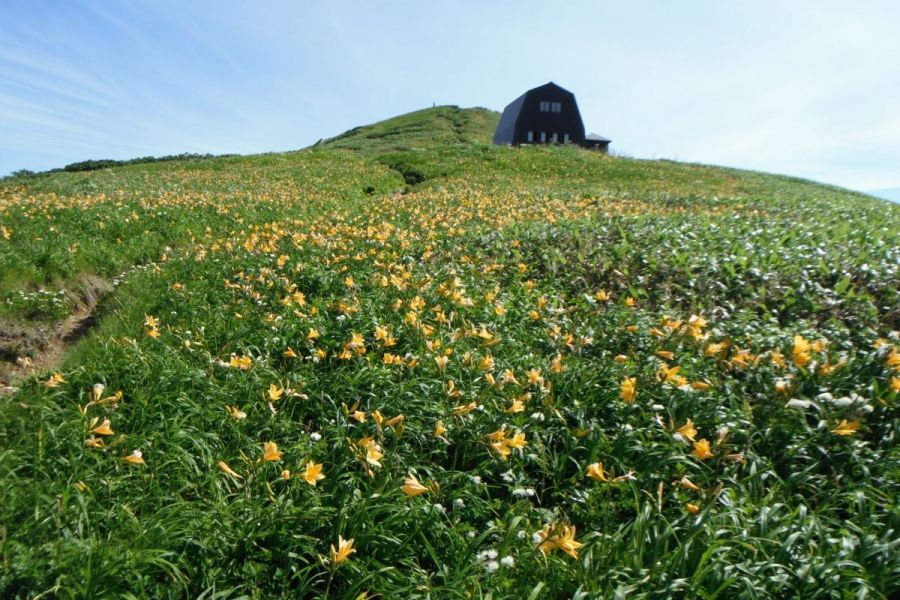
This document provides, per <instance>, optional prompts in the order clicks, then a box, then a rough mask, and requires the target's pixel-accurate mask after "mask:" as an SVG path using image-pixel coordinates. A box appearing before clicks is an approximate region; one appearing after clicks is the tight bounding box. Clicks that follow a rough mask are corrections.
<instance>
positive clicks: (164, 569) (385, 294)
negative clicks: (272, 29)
mask: <svg viewBox="0 0 900 600" xmlns="http://www.w3.org/2000/svg"><path fill="white" fill-rule="evenodd" d="M496 119H497V115H496V113H491V112H489V111H484V110H482V109H474V110H460V109H456V108H453V107H439V108H434V109H428V110H424V111H419V112H417V113H411V114H410V115H404V116H402V117H398V118H396V119H392V120H389V121H386V122H383V123H379V124H375V125H372V126H367V127H364V128H359V129H357V130H352V131H350V132H347V133H346V134H343V135H341V136H338V137H337V138H334V139H332V140H329V141H327V142H324V143H322V144H319V145H317V146H316V147H314V148H310V149H306V150H302V151H299V152H292V153H286V154H272V155H261V156H250V157H222V158H207V159H196V160H185V161H172V162H164V163H146V164H129V165H123V166H117V167H114V168H109V169H105V170H97V171H91V172H58V173H51V174H46V175H38V176H33V177H19V178H15V179H9V180H6V181H4V182H3V183H2V184H0V227H2V228H0V290H3V291H2V294H3V295H4V296H3V298H2V302H3V304H2V309H0V343H2V344H3V346H2V348H0V350H3V352H2V354H3V355H4V356H5V358H6V359H7V360H8V364H7V366H6V369H7V375H5V377H6V378H7V383H10V384H12V386H13V387H15V388H16V391H15V394H14V395H10V396H8V397H6V398H4V399H3V400H2V404H0V437H2V439H3V440H4V441H5V443H4V444H3V445H2V450H0V505H2V506H3V511H2V513H0V514H2V516H0V558H2V564H3V569H2V571H0V595H3V596H4V597H12V598H19V597H21V598H26V597H34V596H38V595H41V594H44V595H46V596H60V597H85V596H101V597H106V596H122V595H131V596H133V597H216V598H245V597H246V598H256V597H258V598H272V597H329V598H360V597H369V598H381V597H383V598H395V597H400V598H407V597H439V598H471V597H487V596H490V597H494V598H505V597H512V596H522V597H526V598H545V597H546V598H555V597H580V598H588V597H636V598H640V597H654V598H656V597H694V596H702V597H729V598H731V597H747V598H750V597H753V598H782V597H811V598H812V597H851V596H853V597H872V598H888V597H892V596H894V595H895V594H896V593H897V592H898V591H900V560H898V558H897V556H898V553H897V542H896V531H897V527H898V525H900V523H898V512H897V507H896V498H897V497H898V492H900V490H898V483H897V481H898V477H897V475H898V473H900V469H898V466H900V464H898V452H897V449H896V444H895V440H896V437H897V434H898V420H897V416H898V414H897V413H898V411H897V400H898V394H900V337H898V334H897V331H896V330H897V329H898V328H900V297H898V290H900V274H898V268H900V267H898V265H900V206H895V205H890V204H887V203H885V202H882V201H877V200H874V199H872V198H868V197H866V196H863V195H861V194H855V193H851V192H847V191H845V190H840V189H837V188H833V187H828V186H822V185H818V184H815V183H812V182H807V181H800V180H795V179H791V178H786V177H777V176H772V175H767V174H761V173H751V172H745V171H738V170H731V169H720V168H714V167H708V166H703V165H687V164H680V163H674V162H669V161H643V160H634V159H625V158H618V157H612V156H606V155H602V154H597V153H594V152H590V151H586V150H581V149H578V148H568V147H532V148H504V147H494V146H491V145H488V144H487V142H488V141H489V139H490V134H491V132H492V129H493V126H494V124H495V123H496ZM104 284H105V285H104ZM86 295H92V296H96V297H97V298H94V299H93V300H89V299H87V298H85V296H86ZM78 311H81V312H92V313H93V317H94V319H95V320H96V321H97V325H95V326H93V327H92V328H91V329H90V330H89V333H88V334H87V336H86V337H85V338H84V339H82V340H81V341H80V342H79V343H77V344H76V345H74V346H70V345H69V341H67V339H66V338H67V335H66V334H65V333H64V332H63V331H62V328H63V324H64V323H67V322H68V321H69V320H70V319H69V318H67V315H69V314H70V313H73V312H75V313H78ZM92 322H93V321H92ZM72 337H74V336H71V335H70V336H68V338H69V340H71V339H72ZM61 349H62V350H65V352H63V351H61ZM48 350H49V351H51V352H50V353H49V354H48ZM54 356H57V357H58V356H64V357H65V358H64V359H63V360H62V362H58V360H57V359H55V358H53V357H54ZM16 360H18V366H15V365H14V363H15V362H16ZM29 361H31V362H32V363H33V364H36V365H38V367H36V368H33V369H32V368H31V367H29ZM349 541H352V545H349V546H348V545H346V544H349V543H350V542H349ZM351 550H352V552H351Z"/></svg>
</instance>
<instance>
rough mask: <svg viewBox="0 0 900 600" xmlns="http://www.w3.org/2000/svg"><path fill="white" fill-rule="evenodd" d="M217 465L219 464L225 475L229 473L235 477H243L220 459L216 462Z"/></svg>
mask: <svg viewBox="0 0 900 600" xmlns="http://www.w3.org/2000/svg"><path fill="white" fill-rule="evenodd" d="M218 466H219V470H220V471H222V472H223V473H225V474H226V475H231V476H232V477H234V478H235V479H243V477H241V476H240V475H239V474H238V473H237V472H235V471H234V470H232V468H231V467H229V466H228V464H227V463H226V462H225V461H224V460H220V461H219V463H218Z"/></svg>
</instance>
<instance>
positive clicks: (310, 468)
mask: <svg viewBox="0 0 900 600" xmlns="http://www.w3.org/2000/svg"><path fill="white" fill-rule="evenodd" d="M301 477H302V478H303V481H305V482H306V483H308V484H309V485H312V486H315V485H316V482H319V481H322V480H323V479H325V474H324V473H322V465H321V463H314V462H313V461H309V462H307V463H306V470H305V471H303V475H301Z"/></svg>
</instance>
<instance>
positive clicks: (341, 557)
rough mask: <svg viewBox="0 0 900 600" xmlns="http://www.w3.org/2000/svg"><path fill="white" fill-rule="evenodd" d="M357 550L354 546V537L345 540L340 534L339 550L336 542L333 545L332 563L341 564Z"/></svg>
mask: <svg viewBox="0 0 900 600" xmlns="http://www.w3.org/2000/svg"><path fill="white" fill-rule="evenodd" d="M355 552H356V549H355V548H354V547H353V538H351V539H349V540H345V539H344V538H343V537H341V536H340V535H339V536H338V547H337V550H335V548H334V544H332V545H331V563H332V564H334V565H339V564H341V563H342V562H344V561H345V560H347V558H349V556H350V555H351V554H353V553H355Z"/></svg>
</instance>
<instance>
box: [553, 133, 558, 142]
mask: <svg viewBox="0 0 900 600" xmlns="http://www.w3.org/2000/svg"><path fill="white" fill-rule="evenodd" d="M552 140H553V143H554V144H555V143H556V142H558V141H559V134H558V133H556V132H553V137H552Z"/></svg>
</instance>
